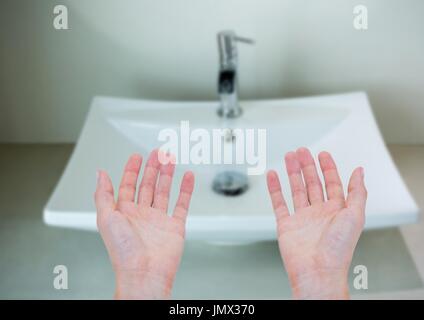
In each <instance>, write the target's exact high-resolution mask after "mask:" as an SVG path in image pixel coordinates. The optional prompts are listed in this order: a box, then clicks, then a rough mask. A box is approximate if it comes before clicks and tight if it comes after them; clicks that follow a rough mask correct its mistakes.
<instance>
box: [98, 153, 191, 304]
mask: <svg viewBox="0 0 424 320" xmlns="http://www.w3.org/2000/svg"><path fill="white" fill-rule="evenodd" d="M141 164H142V158H141V156H139V155H133V156H132V157H131V158H130V159H129V160H128V163H127V165H126V166H125V170H124V175H123V177H122V181H121V185H120V187H119V192H118V200H117V201H116V202H115V199H114V191H113V186H112V183H111V180H110V178H109V176H108V175H107V173H106V172H104V171H99V178H98V186H97V190H96V194H95V200H96V206H97V213H98V215H97V224H98V229H99V231H100V234H101V236H102V238H103V241H104V243H105V245H106V248H107V250H108V253H109V256H110V259H111V261H112V265H113V268H114V271H115V274H116V276H117V296H118V297H134V298H135V297H150V298H154V297H158V298H164V297H169V295H170V293H171V289H172V283H173V281H174V278H175V275H176V272H177V269H178V266H179V264H180V260H181V255H182V253H183V248H184V236H185V222H186V216H187V212H188V207H189V203H190V198H191V194H192V192H193V186H194V176H193V174H192V173H191V172H188V173H186V174H185V175H184V178H183V181H182V183H181V190H180V195H179V198H178V200H177V204H176V207H175V210H174V213H173V215H168V214H167V212H168V205H169V193H170V189H171V185H172V178H173V174H174V169H175V165H174V164H173V162H169V163H168V164H166V165H163V164H161V163H160V162H159V156H158V151H154V152H152V153H151V155H150V157H149V160H148V161H147V164H146V167H145V170H144V175H143V178H142V181H141V184H140V188H139V191H138V199H137V201H136V189H137V180H138V175H139V172H140V168H141ZM118 291H119V292H118ZM123 291H124V292H123Z"/></svg>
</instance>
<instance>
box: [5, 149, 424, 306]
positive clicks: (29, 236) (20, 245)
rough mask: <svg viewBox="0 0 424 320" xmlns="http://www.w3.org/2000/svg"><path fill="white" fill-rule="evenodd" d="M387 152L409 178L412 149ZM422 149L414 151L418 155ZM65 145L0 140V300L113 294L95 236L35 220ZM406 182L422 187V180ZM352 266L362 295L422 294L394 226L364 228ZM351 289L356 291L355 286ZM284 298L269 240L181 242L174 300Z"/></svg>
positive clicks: (110, 276) (287, 292)
mask: <svg viewBox="0 0 424 320" xmlns="http://www.w3.org/2000/svg"><path fill="white" fill-rule="evenodd" d="M393 150H394V152H396V150H399V152H402V155H403V156H396V154H395V159H396V161H397V162H398V165H399V166H400V168H401V171H402V170H405V172H406V173H407V175H408V178H407V180H408V179H409V180H411V179H413V178H414V175H413V174H408V172H410V171H408V169H407V168H408V166H410V165H411V162H412V164H415V162H414V161H416V160H415V158H414V156H413V154H410V155H409V157H408V156H405V155H404V154H405V153H407V154H408V150H410V152H411V153H412V152H417V151H416V150H415V149H414V148H411V149H405V148H400V149H399V148H393ZM414 150H415V151H414ZM423 150H424V148H422V149H419V151H420V152H421V153H420V155H421V156H423V155H424V152H423ZM71 151H72V146H71V145H0V298H3V299H10V298H17V299H24V298H35V299H64V298H69V299H96V298H100V299H108V298H111V297H112V295H113V287H114V283H113V273H112V270H111V267H110V264H109V261H108V257H107V255H106V252H105V250H104V247H103V244H102V242H101V240H100V238H99V236H98V234H96V233H91V232H83V231H75V230H65V229H59V228H51V227H47V226H45V225H44V224H43V222H42V208H43V206H44V204H45V203H46V201H47V199H48V197H49V195H50V193H51V191H52V190H53V188H54V186H55V184H56V182H57V180H58V178H59V176H60V174H61V172H62V170H63V168H64V165H65V164H66V161H67V159H68V157H69V156H70V154H71ZM403 167H406V169H405V168H403ZM407 182H408V181H407ZM408 184H410V185H411V186H415V188H416V189H417V190H423V184H424V182H423V181H422V180H421V181H419V182H418V181H416V180H414V181H413V182H411V183H408ZM412 191H414V190H412ZM410 228H414V226H411V227H410ZM415 228H417V227H416V226H415ZM411 230H412V231H410V232H409V233H408V230H407V231H406V235H405V234H404V236H405V237H407V240H408V245H409V246H410V247H413V248H414V249H413V250H415V251H420V252H418V254H420V253H421V251H422V250H421V247H420V246H418V245H417V241H415V239H416V237H413V236H412V235H411V232H413V231H414V230H415V229H411ZM402 232H403V233H405V232H404V230H402ZM408 235H409V238H408ZM421 238H423V236H422V235H421ZM414 241H415V242H414ZM421 243H422V242H421ZM415 253H416V252H414V255H415ZM421 256H422V255H421ZM59 264H61V265H66V266H67V267H68V270H69V289H68V290H66V291H57V290H55V289H54V288H53V277H54V274H53V268H54V266H55V265H59ZM356 264H363V265H366V266H367V267H368V270H369V290H368V291H367V292H366V294H371V295H372V294H374V295H377V297H378V294H387V293H390V292H398V291H403V292H405V291H406V292H409V291H413V290H415V292H418V294H421V292H422V289H423V283H422V281H421V278H420V275H419V271H418V270H417V268H416V266H415V264H414V261H413V259H412V257H411V254H410V252H409V250H408V248H407V245H406V244H405V241H404V239H403V237H402V234H401V232H400V231H399V229H397V228H393V229H387V230H380V231H371V232H366V233H364V234H363V236H362V238H361V240H360V243H359V245H358V249H357V250H356V253H355V257H354V261H353V265H356ZM351 282H352V281H351ZM417 290H418V291H417ZM352 291H353V292H352V293H353V294H356V295H359V296H363V292H357V291H355V290H352ZM289 297H290V290H289V287H288V283H287V276H286V273H285V272H284V269H283V267H282V263H281V261H280V257H279V254H278V249H277V245H276V243H274V242H264V243H257V244H252V245H244V246H216V245H210V244H206V243H201V242H188V243H187V244H186V250H185V254H184V257H183V262H182V265H181V268H180V271H179V273H178V277H177V281H176V284H175V288H174V298H183V299H185V298H199V299H203V298H258V299H262V298H271V299H272V298H289ZM422 297H423V298H424V296H422Z"/></svg>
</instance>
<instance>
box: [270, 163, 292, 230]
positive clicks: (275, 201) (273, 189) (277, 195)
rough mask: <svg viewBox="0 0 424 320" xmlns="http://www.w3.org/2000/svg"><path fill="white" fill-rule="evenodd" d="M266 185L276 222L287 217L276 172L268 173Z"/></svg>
mask: <svg viewBox="0 0 424 320" xmlns="http://www.w3.org/2000/svg"><path fill="white" fill-rule="evenodd" d="M267 185H268V191H269V195H270V196H271V202H272V207H273V209H274V213H275V216H276V218H277V222H278V221H280V220H281V219H282V218H284V217H287V216H289V209H288V208H287V204H286V201H285V200H284V196H283V193H282V191H281V183H280V179H279V178H278V174H277V172H275V171H273V170H272V171H269V172H268V174H267Z"/></svg>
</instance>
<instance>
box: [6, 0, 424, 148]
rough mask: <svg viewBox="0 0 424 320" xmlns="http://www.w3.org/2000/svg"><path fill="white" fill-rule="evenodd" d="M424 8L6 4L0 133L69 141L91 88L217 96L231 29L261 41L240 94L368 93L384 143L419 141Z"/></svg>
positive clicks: (262, 1)
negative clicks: (219, 44) (64, 9)
mask: <svg viewBox="0 0 424 320" xmlns="http://www.w3.org/2000/svg"><path fill="white" fill-rule="evenodd" d="M56 4H66V5H67V6H68V8H69V11H70V12H69V18H70V21H69V22H70V27H71V30H68V31H57V30H55V29H54V28H53V26H52V21H53V6H54V5H56ZM357 4H366V5H367V6H368V9H369V29H368V30H367V31H357V30H355V29H354V28H353V27H352V20H353V13H352V10H353V7H354V5H357ZM423 15H424V1H422V0H407V1H401V0H361V1H359V0H357V1H351V0H345V1H341V0H309V1H307V0H290V1H289V0H281V1H277V0H275V1H272V0H256V1H253V0H225V1H224V0H220V1H217V0H201V1H200V0H180V1H176V0H168V1H166V0H150V1H149V0H125V1H124V0H120V1H118V0H114V1H113V0H88V1H84V0H57V1H51V0H38V1H34V0H1V3H0V141H2V142H5V141H6V142H69V141H75V140H76V139H77V137H78V133H79V131H80V130H81V127H82V125H83V121H84V118H85V115H86V113H87V111H88V107H89V104H90V100H91V98H92V97H93V96H94V95H98V94H101V95H114V96H125V97H139V98H141V97H148V98H157V99H215V98H216V71H217V62H218V61H217V49H216V41H215V34H216V32H217V31H218V30H221V29H235V30H237V31H238V33H240V34H241V35H244V36H250V37H253V38H255V39H256V40H257V44H256V46H254V47H249V46H244V47H240V58H241V62H240V63H241V79H240V84H241V96H242V98H244V99H249V98H271V97H287V96H298V95H311V94H321V93H323V94H324V93H325V94H326V93H336V92H343V91H351V90H366V91H367V92H368V94H369V96H370V99H371V102H372V105H373V107H374V110H375V113H376V116H377V119H378V122H379V124H380V126H381V129H382V131H383V134H384V136H385V138H386V140H387V141H388V142H392V143H424V125H423V124H424V103H423V101H424V34H423V33H424V18H423Z"/></svg>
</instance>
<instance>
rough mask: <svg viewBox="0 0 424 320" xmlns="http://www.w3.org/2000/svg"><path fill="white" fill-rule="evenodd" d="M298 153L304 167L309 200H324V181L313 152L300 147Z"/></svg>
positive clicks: (317, 201)
mask: <svg viewBox="0 0 424 320" xmlns="http://www.w3.org/2000/svg"><path fill="white" fill-rule="evenodd" d="M296 154H297V158H298V159H299V162H300V166H301V168H302V173H303V178H304V180H305V184H306V190H307V191H308V199H309V202H310V203H311V204H315V203H320V202H323V201H324V193H323V191H322V183H321V180H320V178H319V176H318V172H317V167H316V166H315V161H314V158H313V157H312V155H311V152H310V151H309V150H308V149H306V148H300V149H298V150H297V151H296Z"/></svg>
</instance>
